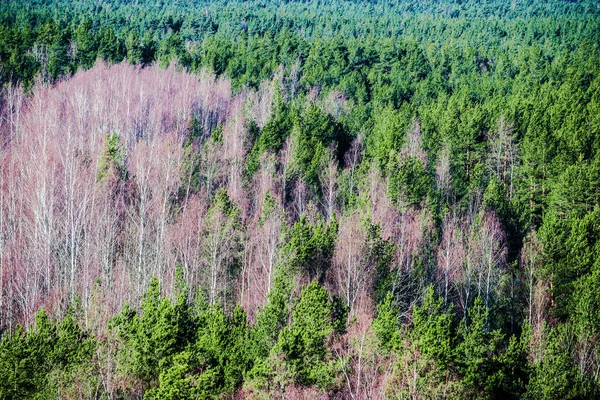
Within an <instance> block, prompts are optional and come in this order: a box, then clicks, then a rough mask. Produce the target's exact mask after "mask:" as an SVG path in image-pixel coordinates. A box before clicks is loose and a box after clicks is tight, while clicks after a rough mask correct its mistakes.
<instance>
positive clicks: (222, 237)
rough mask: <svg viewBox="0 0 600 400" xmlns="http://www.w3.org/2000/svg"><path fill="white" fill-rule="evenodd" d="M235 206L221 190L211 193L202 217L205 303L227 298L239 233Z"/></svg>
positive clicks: (223, 300) (235, 259)
mask: <svg viewBox="0 0 600 400" xmlns="http://www.w3.org/2000/svg"><path fill="white" fill-rule="evenodd" d="M239 223H240V221H239V216H238V209H237V207H236V206H235V205H233V204H232V203H231V201H230V200H229V197H228V196H227V193H226V192H225V190H221V191H219V192H218V193H217V195H216V196H215V199H214V202H213V205H212V207H211V208H210V209H209V210H208V212H207V214H206V218H205V226H204V229H205V231H204V232H205V233H204V250H203V254H204V257H205V258H204V260H205V263H206V264H205V265H206V269H207V271H206V272H207V282H206V285H207V287H208V293H209V300H208V301H209V304H210V305H214V304H217V302H218V301H219V300H221V301H222V302H225V301H226V299H228V297H229V295H228V284H229V283H230V282H231V277H232V276H234V274H235V272H236V270H237V266H236V263H237V262H238V252H239V250H240V240H241V232H240V227H239Z"/></svg>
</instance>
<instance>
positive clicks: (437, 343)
mask: <svg viewBox="0 0 600 400" xmlns="http://www.w3.org/2000/svg"><path fill="white" fill-rule="evenodd" d="M412 317H413V329H412V332H411V334H412V341H413V342H414V343H415V344H416V345H417V346H418V347H419V350H420V352H421V353H422V355H423V357H426V358H431V359H433V360H435V361H436V363H437V364H438V365H439V366H440V368H442V369H445V368H446V367H447V366H448V364H449V363H450V362H451V361H452V360H453V358H454V354H453V353H454V343H453V341H454V338H453V332H452V320H453V315H452V313H451V311H450V310H448V309H445V307H444V299H443V298H441V297H437V296H436V294H435V291H434V289H433V286H429V287H428V288H427V291H426V292H425V299H424V300H423V305H422V306H421V307H415V308H414V309H413V314H412Z"/></svg>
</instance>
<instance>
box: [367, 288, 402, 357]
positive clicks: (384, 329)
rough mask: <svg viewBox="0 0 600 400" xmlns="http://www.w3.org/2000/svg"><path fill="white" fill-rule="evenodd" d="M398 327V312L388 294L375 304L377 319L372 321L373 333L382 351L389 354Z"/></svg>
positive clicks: (393, 344)
mask: <svg viewBox="0 0 600 400" xmlns="http://www.w3.org/2000/svg"><path fill="white" fill-rule="evenodd" d="M398 327H399V325H398V310H397V309H396V307H395V306H394V297H393V296H392V294H391V293H389V292H388V294H387V295H386V297H385V299H384V300H383V301H382V302H380V303H379V304H377V317H376V318H375V320H374V321H373V331H374V332H375V334H376V335H377V338H378V339H379V343H380V345H381V347H382V348H383V349H384V350H386V351H388V352H389V351H391V350H392V349H393V348H394V346H395V345H396V343H395V342H396V339H397V336H396V335H397V334H398Z"/></svg>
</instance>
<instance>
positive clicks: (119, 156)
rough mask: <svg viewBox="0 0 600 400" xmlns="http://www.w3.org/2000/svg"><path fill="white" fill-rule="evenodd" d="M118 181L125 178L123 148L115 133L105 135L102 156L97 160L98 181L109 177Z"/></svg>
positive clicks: (125, 169)
mask: <svg viewBox="0 0 600 400" xmlns="http://www.w3.org/2000/svg"><path fill="white" fill-rule="evenodd" d="M113 174H114V175H115V176H116V177H117V178H118V179H125V178H126V177H127V168H126V167H125V148H124V146H123V144H122V143H121V140H120V139H119V136H118V135H117V134H116V133H113V134H112V135H106V137H105V139H104V144H103V147H102V154H101V155H100V157H99V159H98V181H99V182H101V181H103V180H104V179H105V178H106V177H107V176H109V175H113Z"/></svg>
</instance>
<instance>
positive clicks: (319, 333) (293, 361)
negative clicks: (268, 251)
mask: <svg viewBox="0 0 600 400" xmlns="http://www.w3.org/2000/svg"><path fill="white" fill-rule="evenodd" d="M328 297H329V296H328V293H327V291H326V290H325V289H324V288H323V287H322V286H320V285H319V284H318V282H317V281H313V282H311V283H310V284H309V285H307V286H305V287H304V288H303V289H302V293H301V294H300V298H299V299H298V303H297V304H296V305H295V306H294V310H293V311H292V322H291V324H290V326H289V327H285V328H284V329H283V330H282V331H281V334H280V335H279V341H278V343H277V348H278V350H279V351H281V352H282V353H283V355H284V357H285V361H286V363H288V365H289V366H290V368H291V370H292V371H293V372H292V373H293V375H294V380H295V381H296V382H297V383H299V384H301V385H313V384H317V385H319V386H321V387H326V386H327V385H328V384H329V382H330V381H331V379H332V376H331V374H330V372H329V371H328V365H327V363H326V361H327V358H328V350H327V343H326V339H327V338H328V336H329V335H330V334H331V333H332V332H333V328H332V326H331V305H330V303H329V299H328Z"/></svg>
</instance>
